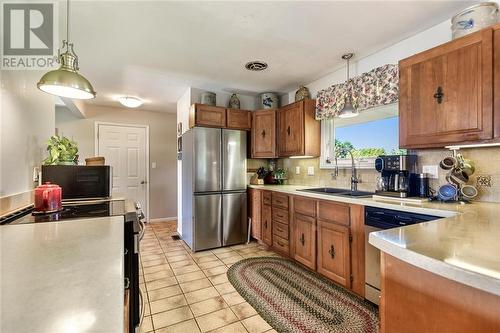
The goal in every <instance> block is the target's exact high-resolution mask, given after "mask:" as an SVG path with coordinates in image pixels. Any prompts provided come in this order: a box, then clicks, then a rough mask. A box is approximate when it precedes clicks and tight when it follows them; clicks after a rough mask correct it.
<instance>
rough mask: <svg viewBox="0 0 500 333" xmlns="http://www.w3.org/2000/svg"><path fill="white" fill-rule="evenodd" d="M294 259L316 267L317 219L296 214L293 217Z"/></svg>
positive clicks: (313, 267)
mask: <svg viewBox="0 0 500 333" xmlns="http://www.w3.org/2000/svg"><path fill="white" fill-rule="evenodd" d="M293 243H294V255H293V257H294V259H295V260H297V261H298V262H300V263H301V264H303V265H304V266H307V267H309V268H310V269H312V270H315V269H316V219H315V218H313V217H309V216H305V215H301V214H296V213H295V214H294V217H293Z"/></svg>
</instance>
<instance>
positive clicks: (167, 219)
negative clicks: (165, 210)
mask: <svg viewBox="0 0 500 333" xmlns="http://www.w3.org/2000/svg"><path fill="white" fill-rule="evenodd" d="M176 220H177V216H171V217H159V218H156V219H150V220H149V222H151V223H155V222H168V221H176Z"/></svg>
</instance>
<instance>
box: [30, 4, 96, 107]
mask: <svg viewBox="0 0 500 333" xmlns="http://www.w3.org/2000/svg"><path fill="white" fill-rule="evenodd" d="M61 50H62V51H64V52H63V53H61ZM57 62H58V63H59V64H61V66H60V67H59V69H56V70H53V71H50V72H48V73H45V75H44V76H42V78H41V79H40V81H39V82H38V84H37V86H38V89H40V90H42V91H44V92H46V93H49V94H52V95H56V96H61V97H68V98H75V99H91V98H95V95H96V92H95V91H94V88H93V87H92V85H91V84H90V82H89V81H88V80H87V79H86V78H85V77H83V76H82V75H80V74H78V70H79V68H78V56H77V55H76V54H75V52H74V51H73V43H70V42H69V0H67V2H66V40H63V45H62V48H61V49H59V51H58V57H57Z"/></svg>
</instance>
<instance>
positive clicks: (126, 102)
mask: <svg viewBox="0 0 500 333" xmlns="http://www.w3.org/2000/svg"><path fill="white" fill-rule="evenodd" d="M118 102H120V104H121V105H123V106H126V107H128V108H137V107H139V106H141V105H142V103H143V102H142V100H141V99H140V98H137V97H132V96H123V97H119V98H118Z"/></svg>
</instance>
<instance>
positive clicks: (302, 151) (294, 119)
mask: <svg viewBox="0 0 500 333" xmlns="http://www.w3.org/2000/svg"><path fill="white" fill-rule="evenodd" d="M315 107H316V101H315V100H313V99H303V100H301V101H298V102H295V103H292V104H288V105H285V106H284V107H282V108H280V109H279V110H278V155H279V156H280V157H288V156H313V157H317V156H319V154H320V122H319V121H317V120H316V119H315Z"/></svg>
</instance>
